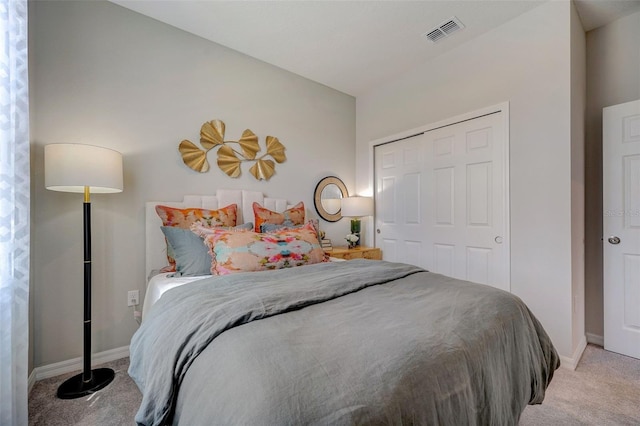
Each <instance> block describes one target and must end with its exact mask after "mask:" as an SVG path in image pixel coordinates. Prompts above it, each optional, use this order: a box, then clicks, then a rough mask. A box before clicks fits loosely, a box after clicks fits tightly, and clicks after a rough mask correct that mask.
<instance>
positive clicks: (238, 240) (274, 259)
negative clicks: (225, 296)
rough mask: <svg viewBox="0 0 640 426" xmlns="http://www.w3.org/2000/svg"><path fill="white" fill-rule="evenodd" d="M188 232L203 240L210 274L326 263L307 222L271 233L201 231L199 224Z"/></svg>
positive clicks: (215, 229)
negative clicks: (209, 256) (209, 259)
mask: <svg viewBox="0 0 640 426" xmlns="http://www.w3.org/2000/svg"><path fill="white" fill-rule="evenodd" d="M191 229H192V231H193V232H195V233H196V234H198V235H200V236H202V237H204V242H205V244H206V245H207V246H208V247H209V254H210V255H211V257H212V259H213V261H212V263H211V273H212V274H213V275H227V274H233V273H237V272H253V271H265V270H270V269H282V268H291V267H295V266H302V265H311V264H313V263H320V262H327V261H328V258H327V256H326V255H325V253H324V251H323V250H322V247H321V246H320V242H319V241H318V235H317V234H316V231H315V229H314V228H313V225H312V224H311V223H308V224H306V225H304V226H302V227H300V228H296V229H286V230H281V231H276V232H271V233H259V232H251V231H244V232H229V231H225V230H222V229H217V228H204V227H202V226H201V225H199V224H194V225H193V226H192V228H191Z"/></svg>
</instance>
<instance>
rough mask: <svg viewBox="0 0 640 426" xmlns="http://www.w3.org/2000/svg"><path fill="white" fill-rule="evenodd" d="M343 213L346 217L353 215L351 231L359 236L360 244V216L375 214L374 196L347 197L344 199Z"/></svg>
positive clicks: (357, 243)
mask: <svg viewBox="0 0 640 426" xmlns="http://www.w3.org/2000/svg"><path fill="white" fill-rule="evenodd" d="M341 214H342V216H344V217H352V218H353V219H351V233H352V234H355V235H357V236H358V241H357V242H356V245H357V246H358V245H360V242H361V241H362V238H360V225H361V224H360V218H361V217H364V216H371V215H372V214H373V198H371V197H357V196H356V197H346V198H343V199H342V210H341Z"/></svg>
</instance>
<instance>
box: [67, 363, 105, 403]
mask: <svg viewBox="0 0 640 426" xmlns="http://www.w3.org/2000/svg"><path fill="white" fill-rule="evenodd" d="M115 374H116V373H115V372H114V371H113V370H112V369H110V368H96V369H95V370H91V376H92V377H91V380H89V381H88V382H85V381H83V380H82V377H83V373H80V374H77V375H75V376H73V377H71V378H69V379H67V380H65V381H64V383H62V384H61V385H60V387H59V388H58V398H60V399H75V398H80V397H83V396H85V395H89V394H91V393H94V392H96V391H99V390H100V389H102V388H103V387H105V386H107V385H108V384H109V383H111V381H112V380H113V378H114V377H115Z"/></svg>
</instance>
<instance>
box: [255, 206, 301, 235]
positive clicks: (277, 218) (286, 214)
mask: <svg viewBox="0 0 640 426" xmlns="http://www.w3.org/2000/svg"><path fill="white" fill-rule="evenodd" d="M253 216H254V220H253V223H254V225H255V227H256V228H255V231H256V232H260V229H261V226H262V224H266V223H269V224H274V225H283V224H285V225H287V226H295V225H303V224H304V203H303V202H302V201H300V202H299V203H298V204H296V205H295V206H293V207H291V208H290V209H288V210H285V211H283V212H282V213H278V212H274V211H271V210H269V209H266V208H264V207H262V206H261V205H260V204H258V203H255V202H254V203H253Z"/></svg>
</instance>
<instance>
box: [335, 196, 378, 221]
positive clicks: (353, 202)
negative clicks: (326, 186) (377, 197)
mask: <svg viewBox="0 0 640 426" xmlns="http://www.w3.org/2000/svg"><path fill="white" fill-rule="evenodd" d="M372 214H373V198H371V197H347V198H343V199H342V216H346V217H362V216H371V215H372Z"/></svg>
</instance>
